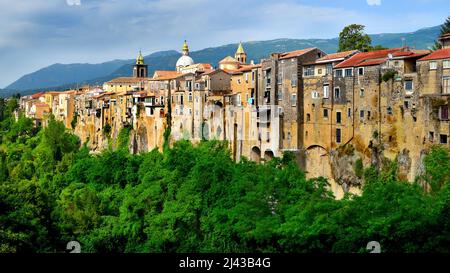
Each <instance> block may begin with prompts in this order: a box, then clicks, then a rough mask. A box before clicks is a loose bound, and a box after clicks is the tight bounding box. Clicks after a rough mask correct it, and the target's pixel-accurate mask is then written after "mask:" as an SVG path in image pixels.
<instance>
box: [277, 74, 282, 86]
mask: <svg viewBox="0 0 450 273" xmlns="http://www.w3.org/2000/svg"><path fill="white" fill-rule="evenodd" d="M277 83H278V84H282V83H283V72H282V71H278V77H277Z"/></svg>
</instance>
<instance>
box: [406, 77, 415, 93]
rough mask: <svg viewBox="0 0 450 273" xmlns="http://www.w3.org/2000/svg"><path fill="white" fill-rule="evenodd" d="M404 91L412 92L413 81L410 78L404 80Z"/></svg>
mask: <svg viewBox="0 0 450 273" xmlns="http://www.w3.org/2000/svg"><path fill="white" fill-rule="evenodd" d="M405 91H406V92H413V81H412V80H405Z"/></svg>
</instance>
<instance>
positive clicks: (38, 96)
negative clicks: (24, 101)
mask: <svg viewBox="0 0 450 273" xmlns="http://www.w3.org/2000/svg"><path fill="white" fill-rule="evenodd" d="M43 95H44V92H39V93H36V94H33V95H31V98H32V99H37V98H40V97H42V96H43Z"/></svg>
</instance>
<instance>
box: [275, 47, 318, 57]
mask: <svg viewBox="0 0 450 273" xmlns="http://www.w3.org/2000/svg"><path fill="white" fill-rule="evenodd" d="M314 49H317V48H316V47H310V48H305V49H300V50H294V51H289V52H284V53H281V54H280V59H289V58H293V57H299V56H301V55H303V54H305V53H308V52H310V51H312V50H314Z"/></svg>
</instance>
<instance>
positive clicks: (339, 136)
mask: <svg viewBox="0 0 450 273" xmlns="http://www.w3.org/2000/svg"><path fill="white" fill-rule="evenodd" d="M336 143H341V129H336Z"/></svg>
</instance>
